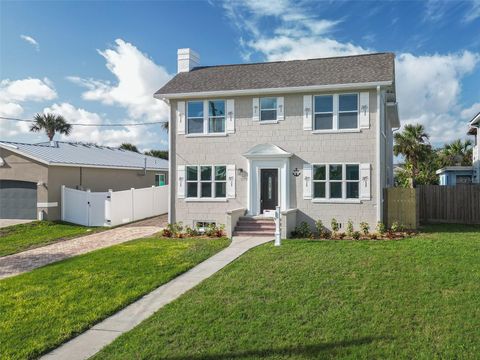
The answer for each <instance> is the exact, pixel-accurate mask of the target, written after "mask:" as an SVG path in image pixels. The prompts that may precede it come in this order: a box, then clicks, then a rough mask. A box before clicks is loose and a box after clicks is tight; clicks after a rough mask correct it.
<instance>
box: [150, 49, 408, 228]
mask: <svg viewBox="0 0 480 360" xmlns="http://www.w3.org/2000/svg"><path fill="white" fill-rule="evenodd" d="M155 97H156V98H157V99H161V100H163V101H165V102H167V103H168V104H169V105H170V109H171V112H170V116H171V119H170V120H171V121H170V128H169V131H170V154H172V156H171V158H170V170H171V172H170V176H171V204H170V212H169V216H170V219H169V220H170V221H171V222H179V221H181V222H183V223H184V224H185V225H189V226H192V225H197V224H199V225H201V226H203V225H204V224H205V223H209V222H214V223H216V224H226V225H227V233H229V234H230V233H231V230H232V229H233V227H234V226H235V224H236V222H237V220H238V218H239V214H240V215H242V214H243V212H246V214H247V215H249V216H256V215H261V214H263V215H267V216H270V215H271V214H272V210H274V209H275V206H277V205H279V206H280V208H281V211H282V219H283V225H282V236H284V237H285V236H289V235H290V231H291V230H293V227H294V226H295V225H298V224H300V223H301V222H302V221H307V222H308V223H310V224H311V225H313V222H314V221H315V220H317V219H321V220H322V221H323V222H324V224H326V225H329V224H330V220H331V219H332V218H336V219H337V220H338V221H339V222H340V223H341V224H343V227H345V225H346V222H347V221H348V220H349V219H351V220H352V221H354V222H355V224H357V225H356V226H357V228H358V224H359V222H361V221H367V222H369V223H370V225H371V226H372V227H374V226H375V223H376V222H377V221H380V220H382V208H383V191H382V190H383V188H385V187H387V186H392V185H393V153H392V146H393V136H392V129H395V128H398V127H399V126H400V124H399V119H398V109H397V103H396V92H395V63H394V54H391V53H377V54H368V55H358V56H346V57H336V58H324V59H311V60H294V61H279V62H268V63H256V64H239V65H220V66H204V67H201V66H199V57H198V55H197V54H196V53H195V52H193V51H192V50H190V49H180V50H179V51H178V74H177V75H176V76H175V77H174V78H173V79H172V80H170V81H169V82H168V83H167V84H166V85H165V86H164V87H162V88H161V89H160V90H158V91H157V92H156V93H155ZM244 220H245V219H244ZM247 225H248V224H247Z"/></svg>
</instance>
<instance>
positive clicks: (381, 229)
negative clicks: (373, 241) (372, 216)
mask: <svg viewBox="0 0 480 360" xmlns="http://www.w3.org/2000/svg"><path fill="white" fill-rule="evenodd" d="M386 231H387V228H386V226H385V224H384V223H383V222H381V221H379V222H378V223H377V232H378V233H379V234H381V235H383V234H385V232H386Z"/></svg>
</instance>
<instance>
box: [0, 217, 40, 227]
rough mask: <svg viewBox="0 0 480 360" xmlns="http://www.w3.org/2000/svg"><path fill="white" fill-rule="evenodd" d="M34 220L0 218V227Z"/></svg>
mask: <svg viewBox="0 0 480 360" xmlns="http://www.w3.org/2000/svg"><path fill="white" fill-rule="evenodd" d="M32 221H35V220H24V219H0V229H1V228H4V227H7V226H13V225H18V224H27V223H29V222H32Z"/></svg>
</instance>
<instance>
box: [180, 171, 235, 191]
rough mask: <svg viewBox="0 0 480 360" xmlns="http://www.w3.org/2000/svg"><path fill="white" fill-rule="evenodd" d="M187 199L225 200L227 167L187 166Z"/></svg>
mask: <svg viewBox="0 0 480 360" xmlns="http://www.w3.org/2000/svg"><path fill="white" fill-rule="evenodd" d="M186 170H187V197H189V198H225V197H226V194H227V167H226V166H225V165H220V166H210V165H201V166H196V165H195V166H187V169H186Z"/></svg>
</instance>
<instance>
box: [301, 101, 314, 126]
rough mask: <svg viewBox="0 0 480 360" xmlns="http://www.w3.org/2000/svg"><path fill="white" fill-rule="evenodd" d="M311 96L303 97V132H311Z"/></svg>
mask: <svg viewBox="0 0 480 360" xmlns="http://www.w3.org/2000/svg"><path fill="white" fill-rule="evenodd" d="M312 114H313V106H312V95H303V130H312V119H313V115H312Z"/></svg>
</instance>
